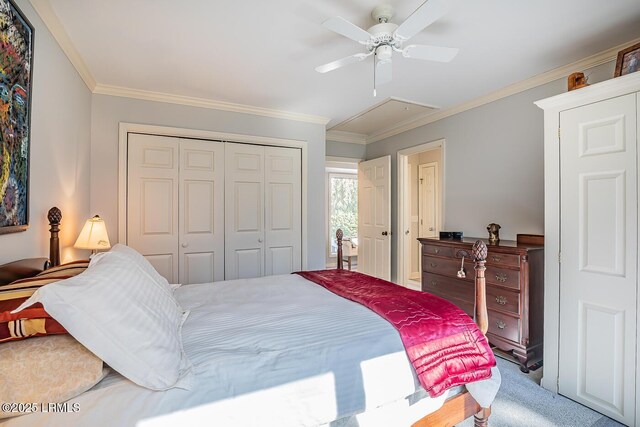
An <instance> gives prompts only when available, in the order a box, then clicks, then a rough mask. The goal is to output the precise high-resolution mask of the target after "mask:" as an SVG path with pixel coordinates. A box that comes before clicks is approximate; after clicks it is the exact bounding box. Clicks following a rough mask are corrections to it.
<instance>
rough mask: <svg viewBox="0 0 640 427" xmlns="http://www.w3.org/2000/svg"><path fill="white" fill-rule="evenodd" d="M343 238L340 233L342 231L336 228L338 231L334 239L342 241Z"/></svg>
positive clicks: (342, 234)
mask: <svg viewBox="0 0 640 427" xmlns="http://www.w3.org/2000/svg"><path fill="white" fill-rule="evenodd" d="M343 237H344V233H343V232H342V229H341V228H338V230H337V231H336V239H338V240H342V238H343Z"/></svg>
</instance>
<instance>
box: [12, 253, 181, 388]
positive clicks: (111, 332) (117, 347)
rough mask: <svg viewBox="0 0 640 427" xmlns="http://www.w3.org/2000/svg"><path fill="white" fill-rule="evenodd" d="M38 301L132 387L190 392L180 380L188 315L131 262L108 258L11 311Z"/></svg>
mask: <svg viewBox="0 0 640 427" xmlns="http://www.w3.org/2000/svg"><path fill="white" fill-rule="evenodd" d="M36 302H40V303H42V305H43V306H44V308H45V310H47V312H48V313H49V314H50V315H51V316H52V317H53V318H54V319H56V320H57V321H58V322H59V323H60V324H61V325H62V326H64V328H65V329H66V330H67V331H69V333H70V334H71V335H72V336H73V337H74V338H75V339H76V340H78V341H79V342H80V343H81V344H82V345H84V346H85V347H86V348H88V349H89V350H90V351H91V352H93V353H94V354H95V355H96V356H98V357H99V358H100V359H102V360H104V362H105V363H107V364H108V365H109V366H111V367H112V368H113V369H115V370H116V371H118V372H120V373H121V374H122V375H124V376H125V377H127V378H129V379H130V380H131V381H133V382H134V383H136V384H138V385H141V386H143V387H146V388H149V389H151V390H166V389H168V388H171V387H174V386H178V387H182V388H188V380H183V381H180V380H181V379H183V378H186V376H187V374H188V373H189V371H190V368H191V364H190V363H189V361H188V360H187V359H186V357H185V355H184V351H183V348H182V335H181V329H182V324H183V322H184V320H185V319H186V317H187V315H188V312H184V311H183V310H182V308H181V307H180V305H179V304H178V302H177V301H176V300H175V298H173V295H168V294H167V292H166V291H165V290H164V289H162V288H161V287H159V286H158V285H157V283H155V282H154V281H153V280H151V279H150V278H149V276H148V275H147V274H145V273H144V272H143V271H142V270H141V269H140V267H138V266H137V265H136V264H134V263H133V262H132V261H130V260H129V259H127V258H125V257H123V256H121V255H120V254H118V253H106V254H104V255H103V256H101V257H100V258H99V259H97V260H96V261H95V262H92V263H91V265H90V266H89V268H87V271H85V272H84V273H82V274H79V275H77V276H75V277H72V278H70V279H66V280H62V281H60V282H56V283H52V284H50V285H47V286H43V287H42V288H40V289H39V290H38V291H37V292H36V293H35V294H33V295H32V296H31V298H29V299H28V300H27V301H25V302H24V303H23V304H22V305H21V306H20V307H18V308H17V309H16V310H15V311H14V312H17V311H20V310H22V309H24V308H26V307H29V306H30V305H32V304H34V303H36ZM178 381H180V383H179V384H178Z"/></svg>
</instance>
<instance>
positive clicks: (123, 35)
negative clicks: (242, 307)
mask: <svg viewBox="0 0 640 427" xmlns="http://www.w3.org/2000/svg"><path fill="white" fill-rule="evenodd" d="M36 1H39V2H43V1H44V2H46V1H49V2H50V6H51V8H52V10H53V11H54V12H55V14H56V15H57V17H58V19H59V21H60V22H61V24H62V26H63V28H64V30H65V31H66V33H67V34H68V36H69V38H70V40H71V43H72V44H73V46H74V47H75V49H76V50H77V51H78V53H79V54H80V57H81V58H82V60H83V61H84V63H85V64H86V66H87V68H88V71H89V72H90V74H91V75H92V76H93V78H94V79H95V80H96V82H97V83H99V84H102V85H113V86H119V87H125V88H132V89H139V90H146V91H154V92H162V93H168V94H173V95H181V96H188V97H197V98H206V99H212V100H217V101H224V102H232V103H238V104H246V105H252V106H257V107H262V108H270V109H277V110H284V111H291V112H297V113H304V114H311V115H317V116H323V117H327V118H330V119H331V122H330V123H329V124H328V126H327V127H328V128H331V127H332V126H334V125H336V124H338V123H340V122H342V121H344V120H346V119H348V118H349V117H351V116H353V115H356V114H357V113H359V112H361V111H364V110H366V109H368V108H370V107H371V106H373V105H375V104H377V103H379V102H381V101H382V100H384V99H385V98H388V97H397V98H402V99H407V100H411V101H414V102H417V103H421V104H426V105H433V106H437V107H439V108H442V109H444V108H449V107H452V106H455V105H459V104H461V103H464V102H467V101H469V100H471V99H474V98H477V97H480V96H483V95H485V94H488V93H491V92H493V91H495V90H497V89H500V88H503V87H505V86H508V85H511V84H514V83H516V82H519V81H522V80H525V79H527V78H530V77H532V76H534V75H537V74H540V73H543V72H545V71H548V70H551V69H554V68H557V67H560V66H563V65H566V64H569V63H572V62H574V61H577V60H580V59H583V58H585V57H588V56H590V55H593V54H595V53H598V52H600V51H603V50H605V49H608V48H611V47H613V46H616V45H619V44H622V43H625V42H628V41H629V40H632V39H635V38H637V37H640V1H639V0H612V1H602V0H535V1H533V0H529V1H514V0H487V1H473V0H467V1H465V0H449V1H447V3H448V4H449V5H450V10H449V13H448V14H447V15H445V16H444V17H443V18H442V19H440V20H439V21H437V22H436V23H434V24H433V25H431V26H430V27H428V28H427V29H425V30H424V31H423V32H422V33H420V34H418V35H417V36H416V37H414V38H413V39H412V43H423V44H432V45H441V46H449V47H458V48H460V53H459V54H458V56H457V57H456V58H455V59H454V61H453V62H451V63H448V64H442V63H432V62H424V61H417V60H411V59H407V58H402V57H401V56H400V55H397V54H396V55H395V56H394V64H393V67H394V68H393V72H394V78H393V82H392V83H390V84H388V85H385V86H382V87H381V88H379V90H378V97H377V98H374V97H373V93H372V79H373V72H372V67H373V66H372V58H371V57H370V58H368V59H367V60H365V61H364V62H361V63H357V64H353V65H350V66H347V67H345V68H342V69H339V70H336V71H333V72H330V73H327V74H319V73H317V72H315V71H314V68H315V67H316V66H317V65H320V64H324V63H326V62H329V61H331V60H334V59H338V58H341V57H344V56H347V55H350V54H353V53H357V52H361V51H362V50H361V47H360V46H359V45H358V44H357V43H356V42H353V41H351V40H349V39H346V38H344V37H341V36H339V35H337V34H335V33H332V32H330V31H328V30H326V29H324V28H323V27H322V26H321V24H322V22H323V21H324V20H326V19H328V18H329V17H332V16H336V15H339V16H342V17H344V18H346V19H348V20H350V21H352V22H354V23H355V24H357V25H359V26H361V27H364V28H368V27H369V26H370V25H372V24H373V22H372V21H371V18H370V17H369V14H370V12H371V9H372V8H373V7H374V6H376V5H377V4H379V3H380V1H379V0H353V1H344V0H269V1H264V0H246V1H210V0H209V1H208V0H190V1H182V2H178V1H175V0H172V1H169V0H136V1H131V0H110V1H104V0H32V2H34V5H35V3H36ZM445 1H446V0H445ZM422 2H423V0H388V3H390V4H392V5H393V6H394V7H395V8H396V17H394V18H393V19H392V21H393V22H396V23H400V22H402V21H404V19H406V18H407V16H409V14H410V13H411V12H412V11H413V10H415V9H416V8H417V7H418V6H419V5H420V4H422Z"/></svg>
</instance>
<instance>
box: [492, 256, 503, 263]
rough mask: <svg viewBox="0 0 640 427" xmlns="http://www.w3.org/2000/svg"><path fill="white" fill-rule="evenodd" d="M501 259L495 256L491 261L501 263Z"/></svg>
mask: <svg viewBox="0 0 640 427" xmlns="http://www.w3.org/2000/svg"><path fill="white" fill-rule="evenodd" d="M501 259H502V258H500V257H499V256H495V255H492V256H491V260H492V261H494V262H500V260H501Z"/></svg>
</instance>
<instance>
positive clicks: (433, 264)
mask: <svg viewBox="0 0 640 427" xmlns="http://www.w3.org/2000/svg"><path fill="white" fill-rule="evenodd" d="M429 265H430V266H431V268H436V267H437V266H438V264H436V263H435V262H430V263H429Z"/></svg>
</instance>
